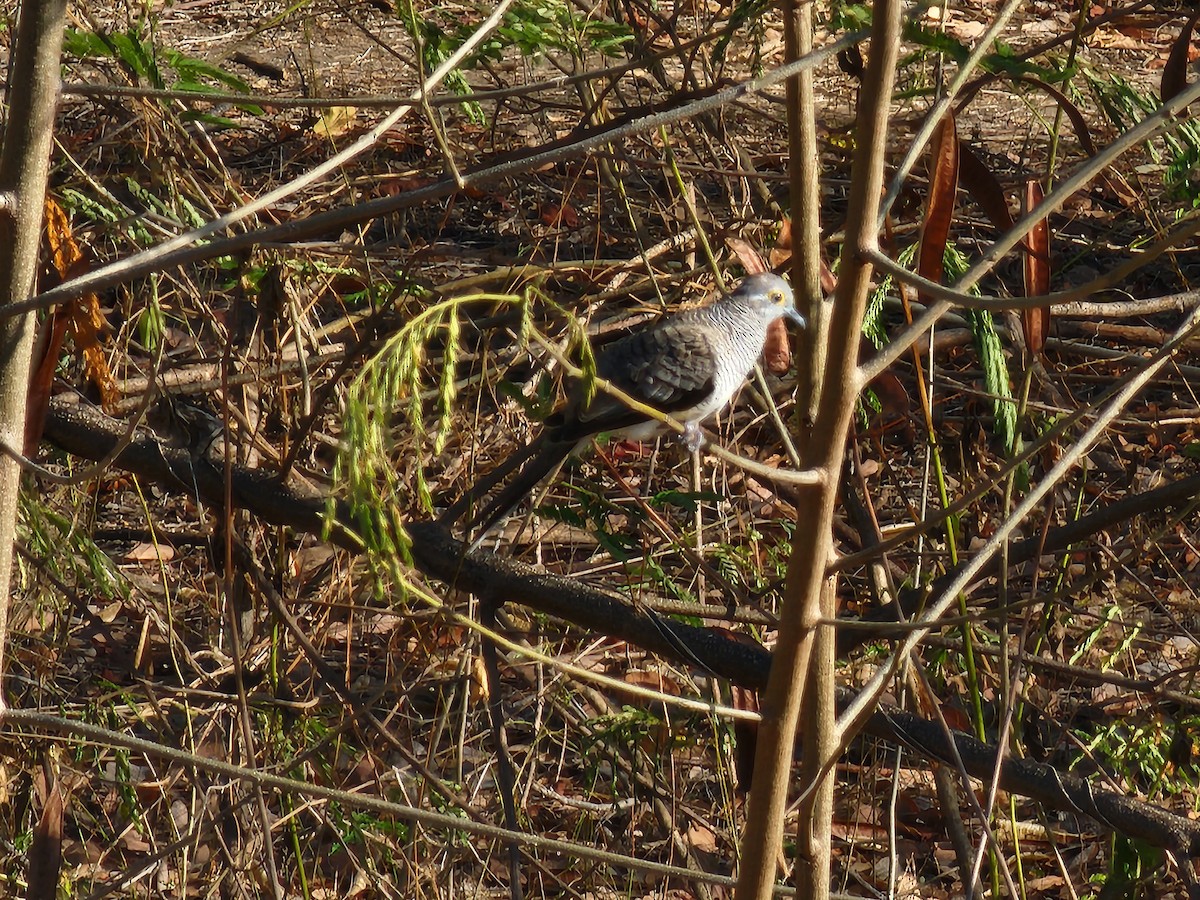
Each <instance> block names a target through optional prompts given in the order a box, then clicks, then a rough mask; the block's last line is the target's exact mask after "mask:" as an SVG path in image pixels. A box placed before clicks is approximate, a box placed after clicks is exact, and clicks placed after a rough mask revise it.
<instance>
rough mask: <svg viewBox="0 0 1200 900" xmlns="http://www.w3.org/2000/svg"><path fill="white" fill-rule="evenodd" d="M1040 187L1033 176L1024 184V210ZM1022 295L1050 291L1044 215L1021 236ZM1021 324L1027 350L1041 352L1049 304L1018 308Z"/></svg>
mask: <svg viewBox="0 0 1200 900" xmlns="http://www.w3.org/2000/svg"><path fill="white" fill-rule="evenodd" d="M1042 196H1043V193H1042V186H1041V184H1040V183H1039V182H1037V181H1036V180H1034V179H1032V178H1031V179H1030V180H1029V181H1027V182H1026V183H1025V211H1026V212H1028V211H1029V210H1031V209H1033V208H1034V207H1035V206H1037V205H1038V204H1039V203H1040V202H1041V201H1042ZM1024 243H1025V296H1026V297H1037V296H1039V295H1042V294H1048V293H1050V225H1049V223H1048V222H1047V221H1046V219H1045V217H1043V218H1041V219H1039V220H1038V221H1037V222H1036V223H1035V224H1034V226H1033V228H1031V229H1030V230H1029V234H1027V235H1025V242H1024ZM1021 325H1022V327H1023V329H1024V331H1025V343H1026V345H1027V346H1028V347H1029V352H1030V353H1041V352H1042V348H1043V347H1045V346H1046V337H1047V335H1048V334H1049V332H1050V307H1048V306H1040V307H1037V308H1035V309H1024V310H1022V311H1021Z"/></svg>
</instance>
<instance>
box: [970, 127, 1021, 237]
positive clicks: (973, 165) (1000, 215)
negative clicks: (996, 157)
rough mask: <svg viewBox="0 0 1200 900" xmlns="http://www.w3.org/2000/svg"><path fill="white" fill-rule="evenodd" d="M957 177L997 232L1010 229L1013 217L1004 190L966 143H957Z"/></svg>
mask: <svg viewBox="0 0 1200 900" xmlns="http://www.w3.org/2000/svg"><path fill="white" fill-rule="evenodd" d="M958 176H959V180H960V182H961V183H962V186H963V189H964V190H966V192H967V193H968V194H970V195H971V199H973V200H974V201H975V202H976V203H977V204H979V208H980V209H982V210H983V214H984V215H985V216H987V217H988V221H989V222H991V223H992V225H994V226H995V227H996V230H997V231H1000V232H1004V231H1008V229H1010V228H1012V225H1013V217H1012V213H1011V212H1009V209H1008V200H1007V199H1005V196H1004V188H1003V187H1001V186H1000V181H999V179H997V178H996V176H995V175H994V174H993V173H992V170H991V169H989V168H988V167H987V165H986V164H985V163H984V162H983V160H981V159H980V158H979V157H978V156H977V155H976V153H975V151H974V150H973V149H971V147H970V145H969V144H967V142H966V141H959V142H958Z"/></svg>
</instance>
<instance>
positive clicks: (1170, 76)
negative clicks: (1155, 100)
mask: <svg viewBox="0 0 1200 900" xmlns="http://www.w3.org/2000/svg"><path fill="white" fill-rule="evenodd" d="M1198 17H1200V12H1193V13H1192V14H1191V16H1189V17H1188V20H1187V24H1186V25H1184V26H1183V28H1182V29H1181V30H1180V32H1179V37H1177V38H1176V39H1175V42H1174V43H1173V44H1172V45H1171V52H1170V54H1168V56H1167V64H1166V65H1165V66H1163V73H1162V81H1161V82H1159V88H1158V95H1159V97H1160V98H1161V99H1162V102H1163V103H1166V102H1167V101H1168V100H1170V99H1171V98H1172V97H1174V96H1175V95H1176V94H1178V93H1179V92H1180V91H1182V90H1183V89H1184V88H1185V87H1187V76H1188V59H1189V56H1190V55H1191V49H1192V32H1193V31H1194V30H1195V28H1196V19H1197V18H1198Z"/></svg>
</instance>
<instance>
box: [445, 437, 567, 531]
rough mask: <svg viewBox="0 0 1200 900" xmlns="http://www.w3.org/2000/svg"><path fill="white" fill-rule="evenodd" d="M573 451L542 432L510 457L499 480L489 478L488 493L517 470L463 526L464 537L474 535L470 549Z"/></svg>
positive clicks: (563, 443) (565, 442) (565, 444)
mask: <svg viewBox="0 0 1200 900" xmlns="http://www.w3.org/2000/svg"><path fill="white" fill-rule="evenodd" d="M574 449H575V442H574V441H563V440H562V439H560V438H556V437H554V436H552V435H551V434H550V433H549V432H548V431H543V432H542V433H541V434H539V435H538V436H537V437H536V438H535V439H534V440H533V441H531V442H530V444H529V445H528V446H527V447H525V448H524V450H522V451H521V452H520V453H517V454H514V456H513V458H511V459H509V460H506V461H505V462H504V463H503V464H502V465H501V466H500V467H499V469H504V470H505V471H504V472H502V473H501V474H500V475H499V477H493V475H489V476H488V482H489V483H488V489H490V488H491V487H492V486H493V485H495V484H498V483H499V482H500V480H502V479H503V478H505V477H506V476H507V475H508V474H509V473H510V472H512V471H513V470H514V469H517V468H520V471H519V472H517V474H516V475H515V476H513V478H512V480H511V481H509V482H508V484H506V485H504V487H503V488H501V489H500V491H499V493H497V494H496V496H495V497H493V498H492V499H491V500H489V501H488V503H487V505H485V506H484V507H483V509H481V510H480V511H479V512H478V513H477V514H476V515H475V516H474V517H473V518H472V519H471V521H470V524H469V525H468V526H467V535H468V537H470V536H471V535H472V534H474V538H473V539H472V540H471V548H472V549H474V548H475V547H478V546H479V544H480V543H482V541H483V539H484V538H485V537H486V536H487V533H488V532H489V531H491V530H492V528H493V527H494V526H495V525H496V523H497V522H499V521H500V520H501V519H503V518H505V517H506V516H507V515H508V514H509V513H511V512H512V511H513V510H514V509H516V507H517V505H518V504H519V503H520V502H521V501H522V500H524V499H525V498H526V497H527V496H530V495H532V494H533V492H534V490H535V489H536V488H537V486H538V485H539V484H541V483H542V481H543V480H544V479H545V478H546V477H547V476H549V475H550V474H552V473H553V472H554V471H555V470H557V469H558V467H559V466H561V465H562V464H563V461H564V460H566V458H567V457H568V456H570V455H571V451H573V450H574ZM499 469H498V470H497V471H499ZM474 490H475V488H472V491H473V492H474ZM476 499H478V495H476Z"/></svg>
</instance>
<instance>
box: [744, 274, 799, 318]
mask: <svg viewBox="0 0 1200 900" xmlns="http://www.w3.org/2000/svg"><path fill="white" fill-rule="evenodd" d="M729 299H731V300H737V301H740V302H741V303H744V304H745V305H746V307H747V308H748V309H751V310H753V311H755V312H758V313H760V314H761V315H762V316H763V318H765V319H766V320H767V321H768V322H774V321H775V320H776V319H778V318H779V317H780V316H787V317H788V318H789V319H791V320H792V321H793V322H795V323H796V324H797V325H799V326H800V327H801V328H803V327H804V325H805V324H807V323H806V322H805V320H804V316H802V315H801V314H800V313H799V312H798V311H797V309H796V301H795V298H794V297H793V296H792V288H791V286H790V285H789V284H788V283H787V282H786V281H784V280H783V279H782V278H780V277H779V276H778V275H775V274H773V273H771V272H759V273H758V274H755V275H747V276H746V277H745V278H743V279H742V280H741V281H739V282H738V285H737V287H735V288H734V289H733V292H732V293H731V294H730V295H729Z"/></svg>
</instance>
